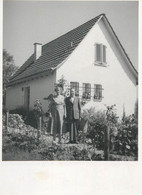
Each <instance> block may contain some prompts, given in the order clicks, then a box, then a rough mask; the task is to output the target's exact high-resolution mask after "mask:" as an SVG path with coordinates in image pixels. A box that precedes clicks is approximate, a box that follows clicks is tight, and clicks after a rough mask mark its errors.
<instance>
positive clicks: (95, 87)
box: [93, 84, 103, 101]
mask: <svg viewBox="0 0 142 195" xmlns="http://www.w3.org/2000/svg"><path fill="white" fill-rule="evenodd" d="M97 90H98V91H97ZM102 91H103V87H102V85H101V84H94V92H93V100H95V101H101V100H102V98H103V95H102ZM97 93H99V94H97ZM100 94H101V95H100ZM95 96H96V98H95Z"/></svg>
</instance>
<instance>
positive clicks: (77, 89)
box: [70, 81, 79, 96]
mask: <svg viewBox="0 0 142 195" xmlns="http://www.w3.org/2000/svg"><path fill="white" fill-rule="evenodd" d="M72 84H73V85H72ZM76 84H77V85H76ZM71 88H72V89H75V94H76V96H79V82H76V81H70V89H71Z"/></svg>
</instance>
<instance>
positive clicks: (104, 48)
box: [103, 45, 106, 63]
mask: <svg viewBox="0 0 142 195" xmlns="http://www.w3.org/2000/svg"><path fill="white" fill-rule="evenodd" d="M103 62H104V63H106V46H105V45H103Z"/></svg>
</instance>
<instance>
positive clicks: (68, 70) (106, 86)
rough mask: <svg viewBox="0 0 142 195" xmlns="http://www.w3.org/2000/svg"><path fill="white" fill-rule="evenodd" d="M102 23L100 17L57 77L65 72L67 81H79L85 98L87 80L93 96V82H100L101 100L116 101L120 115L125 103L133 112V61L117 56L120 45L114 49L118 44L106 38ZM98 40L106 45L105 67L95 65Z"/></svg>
mask: <svg viewBox="0 0 142 195" xmlns="http://www.w3.org/2000/svg"><path fill="white" fill-rule="evenodd" d="M100 22H101V19H100V21H99V22H97V23H96V24H95V25H94V27H93V28H92V29H91V30H90V31H89V32H88V34H87V36H86V37H85V38H84V39H83V40H82V42H81V43H80V44H79V45H78V47H77V48H76V49H75V50H74V51H73V52H72V54H71V55H70V56H69V58H68V60H67V61H66V62H65V63H64V64H62V66H60V67H59V68H58V69H57V73H56V75H57V77H56V80H59V79H60V78H61V77H62V75H64V78H65V80H67V82H68V84H70V82H78V83H79V88H80V97H82V91H83V90H82V87H83V84H84V83H88V84H89V83H90V84H91V96H92V98H93V95H94V85H101V86H102V88H103V92H102V96H103V98H102V100H101V102H102V104H103V105H104V104H106V105H112V104H117V107H118V108H119V109H118V114H119V115H122V112H123V106H124V105H125V106H126V107H127V108H126V111H127V113H133V111H134V103H135V100H136V97H137V94H136V81H137V78H136V76H135V75H134V74H132V71H130V72H129V65H130V64H127V63H126V61H125V60H124V59H123V60H120V59H118V54H117V55H116V53H118V52H119V51H117V50H116V48H117V47H116V48H114V47H115V44H114V43H112V42H113V41H114V40H113V39H108V38H106V32H104V31H103V28H102V27H101V25H100ZM96 43H100V44H103V45H105V46H106V62H107V64H106V66H96V65H95V44H96ZM115 43H116V42H115ZM119 55H120V53H119ZM119 57H121V55H120V56H119ZM122 57H123V56H122ZM124 67H125V69H124ZM130 94H131V97H130ZM128 103H129V104H128Z"/></svg>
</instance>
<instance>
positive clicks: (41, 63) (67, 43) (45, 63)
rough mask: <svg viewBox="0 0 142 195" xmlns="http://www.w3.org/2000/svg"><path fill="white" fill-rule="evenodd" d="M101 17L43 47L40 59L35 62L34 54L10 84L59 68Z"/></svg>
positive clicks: (12, 78)
mask: <svg viewBox="0 0 142 195" xmlns="http://www.w3.org/2000/svg"><path fill="white" fill-rule="evenodd" d="M101 15H102V14H101ZM101 15H99V16H97V17H95V18H93V19H92V20H90V21H88V22H86V23H84V24H82V25H81V26H79V27H77V28H75V29H73V30H72V31H70V32H68V33H66V34H64V35H62V36H60V37H58V38H57V39H55V40H53V41H51V42H49V43H47V44H45V45H43V46H42V55H41V56H40V57H39V59H37V60H36V61H35V62H34V54H32V55H31V57H30V58H29V59H28V60H27V61H26V62H25V63H24V64H23V65H22V66H21V67H20V68H19V69H18V71H17V72H16V73H15V74H14V75H13V76H12V77H11V79H10V83H11V84H12V83H15V82H16V81H19V80H20V79H23V78H26V77H30V76H31V75H33V74H38V73H40V72H41V71H46V70H49V69H50V68H55V67H57V66H58V65H59V64H60V63H62V62H63V61H64V60H65V59H66V58H67V57H68V56H69V55H70V54H71V53H72V52H73V51H74V49H75V48H76V47H77V46H78V44H79V43H80V42H81V41H82V40H83V38H84V37H85V36H86V35H87V33H88V32H89V31H90V29H91V28H92V27H93V26H94V24H95V23H96V22H97V20H98V19H99V18H100V16H101Z"/></svg>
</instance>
